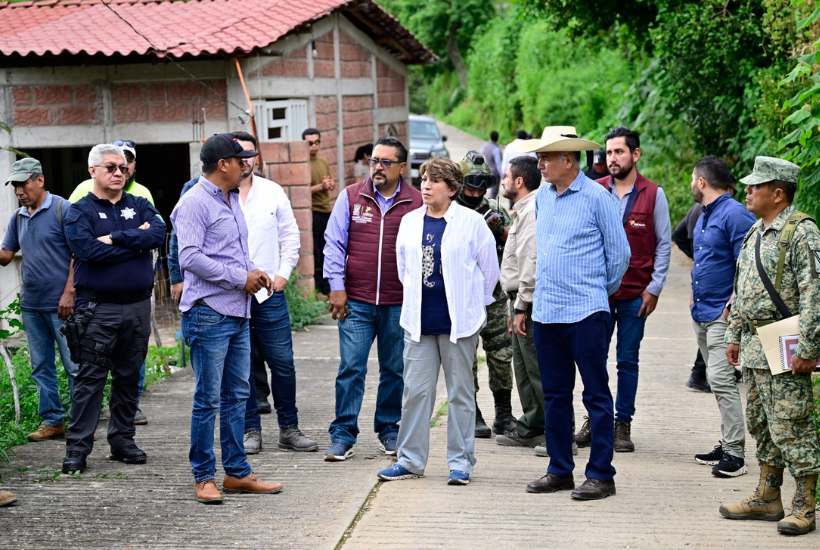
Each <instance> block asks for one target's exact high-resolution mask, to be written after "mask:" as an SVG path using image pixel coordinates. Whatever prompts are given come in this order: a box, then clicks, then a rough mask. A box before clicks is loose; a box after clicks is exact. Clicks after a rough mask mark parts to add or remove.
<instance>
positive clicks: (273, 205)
mask: <svg viewBox="0 0 820 550" xmlns="http://www.w3.org/2000/svg"><path fill="white" fill-rule="evenodd" d="M239 204H240V206H241V207H242V213H243V214H244V215H245V223H246V224H247V226H248V247H249V248H250V254H251V261H252V262H253V263H254V265H256V267H257V268H259V269H261V270H262V271H264V272H265V273H267V274H268V275H270V276H271V277H273V276H274V275H279V276H280V277H284V278H285V279H290V274H291V272H292V271H293V268H294V267H295V266H296V262H297V260H299V246H300V244H301V243H300V238H299V226H297V225H296V218H294V217H293V210H292V209H291V207H290V201H289V200H288V197H287V195H286V194H285V190H284V189H282V186H281V185H279V184H278V183H276V182H273V181H271V180H268V179H265V178H260V177H259V176H257V175H256V174H254V175H253V183H252V185H251V189H250V191H248V196H247V198H246V199H245V202H242V200H241V199H240V200H239Z"/></svg>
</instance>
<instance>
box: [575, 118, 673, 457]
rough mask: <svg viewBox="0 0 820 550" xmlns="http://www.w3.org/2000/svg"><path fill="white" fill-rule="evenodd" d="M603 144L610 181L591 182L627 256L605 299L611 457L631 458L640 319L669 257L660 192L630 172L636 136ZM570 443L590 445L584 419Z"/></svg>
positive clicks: (609, 138) (651, 306) (654, 298)
mask: <svg viewBox="0 0 820 550" xmlns="http://www.w3.org/2000/svg"><path fill="white" fill-rule="evenodd" d="M605 140H606V159H607V165H608V168H609V173H610V175H609V176H607V177H605V178H601V179H598V180H595V181H597V182H598V183H600V184H601V185H603V186H604V187H605V188H606V189H607V190H608V191H609V192H610V193H612V196H613V197H615V200H617V201H618V204H619V205H620V208H621V216H622V219H623V224H624V230H625V231H626V238H627V240H628V241H629V247H630V249H631V250H632V258H631V259H630V260H629V269H627V271H626V274H625V275H624V277H623V280H622V281H621V286H620V288H619V289H618V291H617V292H616V293H615V294H613V295H612V296H610V297H609V302H610V311H611V314H612V321H613V323H612V330H613V332H614V330H615V325H616V324H617V325H618V343H617V346H616V348H615V349H616V358H617V361H618V393H617V396H616V397H615V452H620V453H624V452H626V453H631V452H632V451H634V450H635V445H634V444H633V443H632V437H631V431H632V416H633V415H634V414H635V394H636V393H637V391H638V353H639V352H640V349H641V340H643V331H644V326H645V325H646V319H647V318H648V317H649V316H650V315H651V314H652V312H653V311H655V307H656V306H657V305H658V296H660V293H661V290H663V287H664V285H665V284H666V274H667V272H668V271H669V259H670V257H671V254H672V238H671V235H672V225H671V223H670V221H669V204H668V203H667V201H666V196H665V195H664V193H663V189H661V188H660V187H658V185H657V184H655V183H653V182H651V181H649V180H648V179H646V178H645V177H643V176H642V175H640V174H639V173H638V169H637V167H636V166H635V165H636V164H637V162H638V159H640V158H641V149H640V146H641V142H640V138H639V136H638V134H637V133H636V132H633V131H632V130H629V129H628V128H623V127H618V128H613V129H612V130H610V132H609V133H608V134H607V135H606V138H605ZM575 437H576V442H577V443H578V446H579V447H586V446H588V445H589V444H590V441H591V437H590V432H589V419H587V421H586V422H585V423H584V425H583V427H582V428H581V430H580V431H579V432H578V434H577V435H576V436H575Z"/></svg>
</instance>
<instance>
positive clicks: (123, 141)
mask: <svg viewBox="0 0 820 550" xmlns="http://www.w3.org/2000/svg"><path fill="white" fill-rule="evenodd" d="M111 145H116V146H117V147H122V146H123V145H125V146H126V147H131V148H132V149H136V148H137V145H136V144H135V143H134V142H133V141H131V140H130V139H118V140H117V141H115V142H113V143H112V144H111Z"/></svg>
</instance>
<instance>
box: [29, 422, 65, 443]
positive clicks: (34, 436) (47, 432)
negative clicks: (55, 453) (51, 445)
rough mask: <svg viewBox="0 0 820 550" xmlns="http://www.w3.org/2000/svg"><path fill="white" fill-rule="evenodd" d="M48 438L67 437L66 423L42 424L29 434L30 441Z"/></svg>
mask: <svg viewBox="0 0 820 550" xmlns="http://www.w3.org/2000/svg"><path fill="white" fill-rule="evenodd" d="M47 439H65V424H61V425H60V426H49V425H48V424H40V427H39V428H37V431H36V432H32V433H30V434H28V440H29V441H45V440H47Z"/></svg>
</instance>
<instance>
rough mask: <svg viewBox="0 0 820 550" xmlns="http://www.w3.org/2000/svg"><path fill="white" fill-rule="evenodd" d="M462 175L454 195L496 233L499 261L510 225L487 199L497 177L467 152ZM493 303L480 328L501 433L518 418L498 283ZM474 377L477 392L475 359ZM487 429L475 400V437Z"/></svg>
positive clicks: (509, 342) (504, 307)
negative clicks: (511, 400) (512, 401)
mask: <svg viewBox="0 0 820 550" xmlns="http://www.w3.org/2000/svg"><path fill="white" fill-rule="evenodd" d="M459 164H460V165H461V171H462V173H463V174H464V176H465V177H464V186H463V187H462V189H461V191H459V193H458V195H457V196H456V201H457V202H458V203H459V204H460V205H462V206H465V207H467V208H470V209H472V210H475V211H476V212H478V213H479V214H481V215H483V216H484V219H485V220H486V221H487V226H488V227H489V228H490V230H491V231H492V232H493V235H495V242H496V249H497V251H498V263H499V264H501V260H502V257H503V255H504V243H505V242H506V241H507V234H508V231H509V228H510V226H511V225H512V218H511V217H510V214H509V212H507V210H506V209H505V208H504V207H503V206H501V204H499V202H498V199H488V198H487V197H486V196H485V195H486V193H487V189H488V188H490V187H492V186H493V184H494V182H495V181H496V180H497V178H496V177H495V176H493V175H491V174H490V171H489V169H488V168H487V165H486V164H485V163H484V157H482V156H481V155H480V154H478V153H476V152H475V151H470V152H469V153H467V156H466V157H465V158H464V160H462V161H461V162H460V163H459ZM493 298H495V302H493V303H492V304H491V305H489V306H488V307H487V326H485V327H484V328H483V329H482V330H481V340H482V342H483V345H484V351H485V352H486V353H487V368H488V369H489V371H490V372H489V373H490V391H491V392H493V400H494V402H495V421H494V422H493V430H492V431H493V432H495V433H496V434H504V433H507V432H511V431H513V430H515V429H516V427H517V425H518V424H517V422H518V421H517V420H516V418H515V417H514V416H513V414H512V405H511V404H510V398H511V396H512V386H513V375H512V356H513V351H512V340H510V335H509V333H508V332H507V316H508V312H507V293H506V292H504V291H503V290H502V289H501V285H500V284H497V285H496V287H495V290H494V291H493ZM473 378H474V383H475V391H476V393H478V359H474V360H473ZM490 435H491V434H490V429H489V428H488V427H487V425H486V424H485V422H484V418H483V417H482V416H481V411H480V410H479V409H478V403H476V430H475V436H476V437H490Z"/></svg>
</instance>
